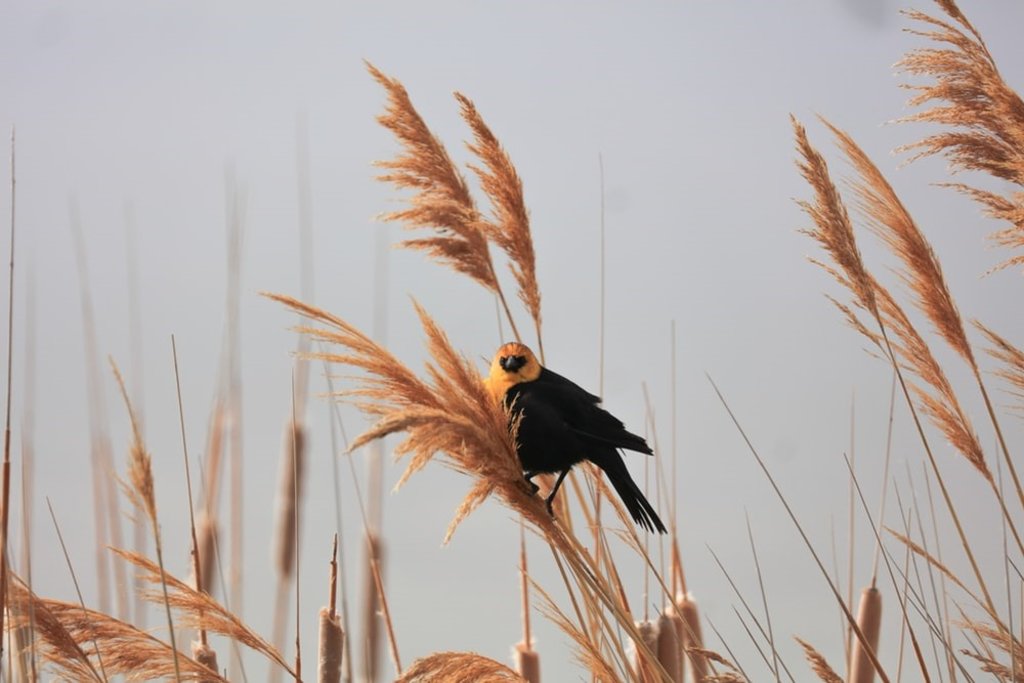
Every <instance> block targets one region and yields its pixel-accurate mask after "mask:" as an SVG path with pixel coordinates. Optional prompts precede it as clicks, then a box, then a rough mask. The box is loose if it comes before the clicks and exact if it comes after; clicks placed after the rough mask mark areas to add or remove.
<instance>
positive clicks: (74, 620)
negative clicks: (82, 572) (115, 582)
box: [11, 565, 225, 681]
mask: <svg viewBox="0 0 1024 683" xmlns="http://www.w3.org/2000/svg"><path fill="white" fill-rule="evenodd" d="M153 568H154V569H155V570H156V571H159V569H158V568H156V566H155V565H154V567H153ZM157 580H159V579H157ZM11 588H12V590H11V598H12V599H11V604H12V607H14V613H15V614H16V615H17V616H16V617H15V618H16V619H18V620H21V619H27V615H28V611H29V609H32V610H33V611H34V612H35V622H36V633H37V634H38V635H39V640H40V647H39V653H40V655H41V656H42V658H43V659H44V660H46V661H47V662H48V663H49V664H50V665H52V666H53V667H54V668H55V669H56V671H58V672H61V674H62V675H64V676H67V677H69V678H70V679H72V680H104V679H105V677H109V676H125V678H126V680H129V681H146V680H153V679H156V678H168V677H177V678H179V679H180V680H194V681H224V680H225V679H223V678H221V677H220V676H218V675H217V674H216V673H215V672H213V671H211V670H210V669H208V668H206V667H205V666H204V665H202V664H200V663H198V662H195V661H193V660H191V659H189V658H188V657H185V656H184V655H183V654H181V653H178V652H176V651H175V650H174V649H173V648H172V647H171V645H169V644H168V643H165V642H163V641H161V640H159V639H157V638H155V637H154V636H152V635H150V634H149V633H147V632H146V631H143V630H140V629H138V628H136V627H135V626H132V625H131V624H129V623H126V622H124V621H121V620H119V619H116V618H114V617H112V616H109V615H107V614H104V613H102V612H97V611H95V610H90V609H87V608H85V607H82V606H81V605H79V604H78V603H70V602H63V601H60V600H51V599H47V598H40V597H37V596H35V595H32V594H31V593H30V592H29V591H28V589H27V588H25V587H24V585H23V584H21V583H20V582H14V583H13V584H12V585H11ZM159 599H160V598H158V600H159ZM93 647H95V648H96V649H97V650H98V652H99V656H102V661H103V671H104V675H103V677H101V676H100V674H99V673H98V672H97V671H96V669H95V667H94V665H93V663H92V657H91V656H89V655H87V654H86V652H88V651H90V650H92V648H93Z"/></svg>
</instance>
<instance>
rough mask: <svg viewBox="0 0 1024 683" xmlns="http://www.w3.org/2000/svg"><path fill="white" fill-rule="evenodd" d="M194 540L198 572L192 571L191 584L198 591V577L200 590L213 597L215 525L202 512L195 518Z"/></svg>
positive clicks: (215, 545) (215, 546) (215, 544)
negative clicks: (195, 539)
mask: <svg viewBox="0 0 1024 683" xmlns="http://www.w3.org/2000/svg"><path fill="white" fill-rule="evenodd" d="M196 538H197V539H198V540H197V543H196V555H197V556H198V559H197V565H198V567H199V571H198V572H196V570H195V568H193V569H192V576H191V583H192V585H193V586H195V587H196V588H197V589H198V588H199V587H200V577H202V590H204V591H206V592H207V593H209V594H210V595H213V589H214V578H215V577H216V573H215V572H214V571H213V567H214V563H215V560H216V556H215V553H216V548H217V525H216V523H215V522H214V521H213V520H211V519H210V518H209V517H208V516H207V515H206V513H205V512H202V511H200V513H199V516H198V517H197V518H196Z"/></svg>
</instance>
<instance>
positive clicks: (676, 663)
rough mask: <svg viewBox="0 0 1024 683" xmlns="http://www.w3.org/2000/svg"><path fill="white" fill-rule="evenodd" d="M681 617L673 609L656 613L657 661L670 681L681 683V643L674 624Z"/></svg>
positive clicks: (679, 621)
mask: <svg viewBox="0 0 1024 683" xmlns="http://www.w3.org/2000/svg"><path fill="white" fill-rule="evenodd" d="M681 623H682V619H680V618H679V616H677V615H676V614H675V610H671V613H669V610H666V611H665V612H662V613H661V614H659V615H658V647H657V650H656V651H657V653H658V662H660V663H661V666H662V668H663V669H665V673H666V674H668V678H669V680H670V681H671V683H683V644H682V642H681V641H680V640H679V630H678V629H677V628H676V624H681Z"/></svg>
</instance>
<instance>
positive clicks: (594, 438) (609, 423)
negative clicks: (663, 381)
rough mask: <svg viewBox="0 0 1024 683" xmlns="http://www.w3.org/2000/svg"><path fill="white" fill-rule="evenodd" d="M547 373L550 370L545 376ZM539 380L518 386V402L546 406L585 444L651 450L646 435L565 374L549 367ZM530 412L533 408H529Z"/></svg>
mask: <svg viewBox="0 0 1024 683" xmlns="http://www.w3.org/2000/svg"><path fill="white" fill-rule="evenodd" d="M544 372H547V373H549V374H548V376H547V377H546V378H545V374H544ZM544 372H542V373H541V377H540V378H538V380H537V381H535V382H524V383H522V384H519V385H517V387H518V389H519V391H518V393H519V397H520V398H519V403H518V405H520V406H523V407H525V404H524V403H523V401H524V399H526V398H527V397H529V401H530V403H531V404H532V405H534V406H535V407H534V408H533V410H534V411H537V410H538V409H539V408H538V407H536V406H541V405H543V407H544V408H543V409H544V410H545V412H549V413H551V414H552V415H555V416H558V417H559V418H560V419H561V420H562V421H564V423H565V425H566V426H567V427H568V428H569V429H570V430H571V431H572V432H573V433H574V434H575V435H576V436H577V437H578V438H579V439H580V440H581V441H582V442H583V443H584V444H587V443H590V444H593V445H601V446H614V447H616V448H628V449H629V450H632V451H639V452H640V453H651V448H650V446H648V445H647V442H646V441H644V439H643V438H642V437H639V436H637V435H636V434H633V433H631V432H629V431H628V430H627V429H626V426H625V425H624V424H622V421H621V420H619V419H618V418H617V417H615V416H614V415H612V414H611V413H609V412H608V411H607V410H605V409H604V408H601V407H600V406H599V405H597V401H598V398H597V397H596V396H594V395H593V394H590V393H588V392H586V391H585V390H583V389H581V388H580V387H579V386H578V385H576V384H574V383H573V382H571V381H569V380H567V379H565V378H564V377H562V376H561V375H557V374H555V373H553V372H550V371H547V370H545V371H544ZM526 413H527V415H530V410H529V409H527V411H526Z"/></svg>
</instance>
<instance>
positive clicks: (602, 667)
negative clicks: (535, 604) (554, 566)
mask: <svg viewBox="0 0 1024 683" xmlns="http://www.w3.org/2000/svg"><path fill="white" fill-rule="evenodd" d="M534 588H535V590H536V591H537V594H538V595H539V596H540V598H541V603H540V610H541V612H543V613H544V614H545V615H546V616H547V617H548V618H549V619H550V620H551V621H552V622H553V623H554V624H555V625H556V626H558V628H560V629H561V630H562V631H563V632H564V633H565V634H566V635H567V636H569V638H570V640H571V641H572V642H574V643H575V644H576V646H577V648H578V649H577V650H576V653H575V657H576V660H577V661H578V662H579V663H580V664H581V665H582V666H583V668H584V669H586V670H587V671H589V672H590V674H591V675H592V676H593V677H594V679H595V680H597V681H600V682H601V683H616V682H617V681H621V680H623V679H624V678H626V677H627V673H626V672H627V671H628V666H629V661H628V659H625V658H624V655H623V654H621V653H616V657H617V658H616V659H613V660H609V658H608V656H607V655H606V654H605V653H604V652H603V651H602V648H601V644H600V643H599V642H597V641H595V640H594V638H593V637H592V636H591V633H592V632H590V630H589V629H587V628H583V627H582V625H577V624H576V623H573V620H572V619H571V618H570V617H569V616H568V615H566V614H565V612H563V611H562V610H561V609H559V607H558V605H557V604H555V601H554V600H552V599H551V596H550V595H548V594H547V592H545V591H544V590H543V589H542V588H541V587H540V586H538V585H537V584H536V583H534ZM613 644H615V645H618V646H619V647H621V643H620V642H619V641H614V643H613ZM616 664H618V665H619V666H618V667H616Z"/></svg>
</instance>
